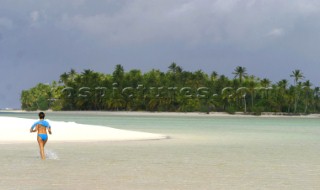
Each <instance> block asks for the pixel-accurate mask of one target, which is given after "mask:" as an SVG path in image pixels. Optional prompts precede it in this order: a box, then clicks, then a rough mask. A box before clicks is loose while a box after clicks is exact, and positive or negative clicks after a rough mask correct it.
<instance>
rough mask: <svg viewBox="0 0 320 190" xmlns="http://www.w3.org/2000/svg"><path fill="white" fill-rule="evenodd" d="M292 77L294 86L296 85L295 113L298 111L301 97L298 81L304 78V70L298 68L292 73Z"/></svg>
mask: <svg viewBox="0 0 320 190" xmlns="http://www.w3.org/2000/svg"><path fill="white" fill-rule="evenodd" d="M290 77H293V78H294V86H295V93H294V113H296V111H297V104H298V99H299V94H298V93H299V89H298V82H299V80H300V79H303V78H304V76H303V74H302V72H301V71H300V70H299V69H296V70H294V71H292V74H291V75H290Z"/></svg>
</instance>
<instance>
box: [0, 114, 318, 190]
mask: <svg viewBox="0 0 320 190" xmlns="http://www.w3.org/2000/svg"><path fill="white" fill-rule="evenodd" d="M0 116H12V117H22V118H34V119H35V120H36V119H37V114H36V113H0ZM47 119H50V120H56V121H74V122H77V123H83V124H92V125H102V126H108V127H114V128H118V129H127V130H135V131H144V132H152V133H161V134H166V135H168V136H170V137H171V138H170V139H166V140H153V141H124V142H108V141H107V142H90V143H71V142H70V143H53V142H50V140H49V142H48V144H47V145H46V152H47V153H46V154H47V156H48V157H49V159H47V160H46V161H41V160H40V158H39V153H38V145H37V142H36V140H35V142H34V143H21V144H0V147H1V151H0V164H1V166H0V189H110V190H113V189H115V190H118V189H119V190H120V189H121V190H122V189H123V190H153V189H154V190H166V189H168V190H176V189H177V190H178V189H181V190H188V189H194V190H199V189H200V190H206V189H208V190H209V189H210V190H211V189H226V190H229V189H235V190H239V189H240V190H241V189H245V190H248V189H249V190H250V189H254V190H256V189H281V190H283V189H290V190H292V189H297V190H298V189H299V190H300V189H304V190H308V189H310V190H311V189H320V118H296V117H292V118H291V117H276V118H271V117H270V118H266V117H237V116H235V117H221V116H219V117H215V116H212V115H209V116H207V115H199V116H190V115H182V116H176V115H172V116H159V115H156V114H154V115H143V116H138V115H118V114H108V113H99V112H98V113H87V112H79V113H75V112H70V113H68V112H63V113H55V112H54V113H47ZM2 127H4V126H2ZM52 127H53V131H54V126H52ZM28 128H29V126H26V129H27V130H28Z"/></svg>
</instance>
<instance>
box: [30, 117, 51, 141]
mask: <svg viewBox="0 0 320 190" xmlns="http://www.w3.org/2000/svg"><path fill="white" fill-rule="evenodd" d="M37 125H42V126H44V127H46V128H51V126H50V124H49V123H48V122H47V121H45V120H39V121H37V122H35V123H34V124H33V125H32V127H31V129H32V130H33V129H34V128H35V127H36V126H37ZM38 136H39V137H40V138H41V139H42V140H43V141H46V140H47V139H48V135H47V134H38Z"/></svg>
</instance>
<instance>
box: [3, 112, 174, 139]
mask: <svg viewBox="0 0 320 190" xmlns="http://www.w3.org/2000/svg"><path fill="white" fill-rule="evenodd" d="M35 121H37V120H34V119H24V118H18V117H6V116H0V129H1V131H2V132H1V133H0V144H15V143H26V142H35V141H36V139H37V134H36V133H30V131H29V130H30V127H31V126H32V124H33V123H34V122H35ZM47 121H48V122H49V123H50V125H51V126H52V135H48V136H49V141H51V142H94V141H95V142H96V141H138V140H162V139H169V137H168V136H167V135H164V134H154V133H148V132H140V131H131V130H122V129H116V128H111V127H106V126H99V125H86V124H79V123H75V122H65V121H52V120H49V119H48V120H47Z"/></svg>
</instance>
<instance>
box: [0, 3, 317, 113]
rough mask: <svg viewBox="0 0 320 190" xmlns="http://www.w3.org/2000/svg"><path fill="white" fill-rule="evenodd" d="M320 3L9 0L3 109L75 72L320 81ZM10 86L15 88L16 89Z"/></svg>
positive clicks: (3, 10) (2, 21)
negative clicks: (178, 71)
mask: <svg viewBox="0 0 320 190" xmlns="http://www.w3.org/2000/svg"><path fill="white" fill-rule="evenodd" d="M319 8H320V2H318V1H312V0H283V1H278V0H241V1H240V0H175V1H172V0H162V1H158V0H106V1H90V0H68V1H64V0H44V1H36V0H15V1H9V0H0V66H1V70H0V76H1V79H2V80H1V82H0V89H1V92H0V94H1V98H0V108H5V107H14V108H19V106H20V105H19V95H20V92H21V90H23V89H28V88H30V87H32V86H34V85H35V84H37V83H39V82H44V83H46V82H51V81H52V80H58V79H59V75H60V74H61V73H63V72H65V71H69V70H70V69H71V68H74V69H76V70H77V71H79V72H80V71H82V70H83V69H93V70H96V71H100V72H106V73H111V72H112V70H113V68H114V65H115V64H122V65H123V66H124V68H125V69H126V70H129V69H133V68H136V69H141V70H142V71H148V70H150V69H152V68H157V69H161V70H163V71H166V70H167V67H168V65H170V63H171V62H172V61H175V62H177V64H178V65H180V66H182V68H184V69H185V70H189V71H195V70H198V69H202V70H205V71H207V72H209V73H210V72H211V71H217V72H218V73H219V74H225V75H228V76H232V74H231V73H232V72H233V70H234V68H235V67H236V66H238V65H241V66H244V67H246V68H247V70H248V73H249V74H254V75H256V76H258V77H262V78H263V77H267V78H270V79H271V80H273V81H274V82H276V81H278V80H280V79H283V78H286V79H290V77H289V75H290V74H291V72H292V71H293V70H294V69H301V70H302V72H303V73H304V75H305V76H306V78H307V79H310V80H311V82H312V83H313V84H314V85H316V86H319V79H320V77H319V75H318V74H317V72H318V70H319V69H320V64H319V61H320V56H319V53H318V52H319V47H318V44H319V43H320V36H319V32H320V31H319V30H320V23H319V22H318V20H319V18H320V10H319ZM8 87H10V88H8Z"/></svg>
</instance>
